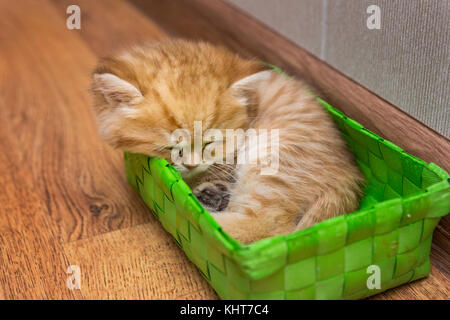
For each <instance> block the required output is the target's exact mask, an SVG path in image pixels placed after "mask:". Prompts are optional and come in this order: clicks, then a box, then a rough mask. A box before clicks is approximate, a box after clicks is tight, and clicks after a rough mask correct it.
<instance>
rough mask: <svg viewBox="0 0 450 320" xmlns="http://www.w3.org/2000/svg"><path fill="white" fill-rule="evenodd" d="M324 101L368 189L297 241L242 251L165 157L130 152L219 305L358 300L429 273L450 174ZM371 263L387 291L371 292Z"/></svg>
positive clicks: (449, 195) (289, 238)
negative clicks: (353, 206)
mask: <svg viewBox="0 0 450 320" xmlns="http://www.w3.org/2000/svg"><path fill="white" fill-rule="evenodd" d="M319 101H320V103H321V104H322V105H323V106H324V107H325V108H326V109H327V110H328V111H329V112H330V114H331V115H332V117H333V118H334V120H335V122H336V124H337V126H338V127H339V129H340V130H341V132H342V135H343V137H344V138H345V139H346V140H347V143H348V145H349V147H350V148H351V150H352V152H353V153H354V155H355V158H356V160H357V163H358V165H359V166H360V167H361V170H362V172H363V173H364V175H365V177H366V178H367V182H368V183H367V186H366V188H365V196H364V198H363V199H362V200H361V204H360V209H359V210H358V211H356V212H354V213H350V214H347V215H345V216H340V217H336V218H332V219H329V220H327V221H324V222H321V223H319V224H317V225H315V226H313V227H310V228H308V229H305V230H302V231H299V232H296V233H293V234H289V235H285V236H276V237H272V238H268V239H263V240H261V241H258V242H256V243H253V244H251V245H242V244H240V243H238V242H237V241H236V240H234V239H233V238H231V237H230V236H229V235H227V234H226V233H225V232H224V231H223V230H222V229H221V228H220V226H219V225H218V224H217V223H216V221H215V220H214V219H213V218H212V217H211V215H210V214H209V213H208V212H207V211H206V210H205V209H204V208H203V207H202V205H201V204H200V203H199V201H198V200H197V199H196V198H195V197H194V196H193V195H192V192H191V190H190V189H189V187H188V186H187V185H186V183H185V182H184V181H183V180H182V179H181V176H180V174H179V173H178V172H177V171H176V170H175V169H174V168H173V167H172V166H171V165H170V164H169V163H168V162H167V161H166V160H163V159H156V158H149V157H147V156H143V155H138V154H130V153H125V164H126V172H127V178H128V181H129V183H130V184H131V185H133V186H134V187H135V188H136V189H137V191H138V192H139V194H140V195H141V197H142V198H143V200H144V201H145V203H146V204H147V205H148V206H149V207H150V208H151V211H152V212H153V214H154V215H155V216H156V218H158V219H159V220H160V221H161V224H162V225H163V227H164V228H165V229H166V230H167V231H168V232H169V233H170V234H171V235H172V236H173V237H174V239H175V241H176V243H177V244H178V245H179V246H180V247H181V248H182V249H183V250H184V252H185V253H186V255H187V256H188V257H189V259H190V260H191V261H192V262H193V263H194V264H195V265H196V266H197V267H198V269H199V271H200V272H201V274H202V275H203V276H204V277H205V278H206V279H207V280H208V282H209V283H210V284H211V285H212V286H213V288H214V289H215V290H216V292H217V293H218V294H219V296H220V297H221V298H224V299H358V298H364V297H367V296H371V295H374V294H377V293H379V292H381V291H384V290H387V289H389V288H392V287H396V286H399V285H401V284H403V283H407V282H411V281H414V280H417V279H419V278H423V277H425V276H427V275H428V274H429V272H430V260H429V254H430V247H431V239H432V234H433V230H434V228H435V227H436V225H437V224H438V222H439V220H440V218H441V217H442V216H445V215H446V214H447V213H448V212H449V211H450V184H449V175H448V174H447V173H446V172H445V171H444V170H442V169H441V168H439V167H438V166H437V165H435V164H433V163H426V162H424V161H422V160H420V159H418V158H416V157H414V156H412V155H410V154H408V153H406V152H405V151H403V150H402V149H400V148H399V147H397V146H396V145H394V144H393V143H391V142H389V141H386V140H384V139H382V138H380V137H379V136H377V135H376V134H374V133H372V132H370V131H368V130H367V129H365V128H363V127H362V126H361V125H360V124H358V123H357V122H355V121H354V120H352V119H350V118H348V117H346V116H345V115H344V114H342V113H341V112H339V111H338V110H336V109H334V108H333V107H331V106H330V105H328V104H327V103H326V102H324V101H322V100H319ZM371 265H376V266H378V267H379V271H380V279H381V288H380V289H369V288H368V285H367V280H368V278H369V277H370V276H371V274H370V273H368V267H369V266H371ZM369 271H370V270H369Z"/></svg>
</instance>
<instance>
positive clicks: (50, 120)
mask: <svg viewBox="0 0 450 320" xmlns="http://www.w3.org/2000/svg"><path fill="white" fill-rule="evenodd" d="M0 12H1V13H2V15H4V17H8V18H2V21H6V23H3V27H2V28H1V32H0V33H1V35H0V57H1V60H2V61H8V63H6V64H2V67H1V69H2V75H3V77H2V78H1V79H0V81H1V82H0V87H1V90H2V92H3V95H2V97H3V102H4V104H5V106H7V108H6V110H4V111H3V112H4V116H3V117H2V120H1V121H7V122H9V123H10V124H11V131H10V132H9V134H13V135H14V134H16V133H20V134H18V139H19V141H20V144H21V148H20V151H21V152H20V154H19V155H18V157H19V158H21V159H24V162H26V163H27V164H28V169H29V174H30V175H31V177H32V178H33V181H34V188H35V189H36V190H37V192H38V193H39V195H40V197H41V198H42V199H45V210H46V211H47V214H48V215H50V216H51V217H52V219H53V220H55V221H57V223H58V226H59V231H58V233H57V236H58V238H59V239H61V240H62V241H68V240H75V239H80V238H84V237H89V236H92V235H96V234H99V233H103V232H107V231H110V230H116V229H119V228H125V227H128V226H132V225H136V224H140V223H144V222H148V221H149V214H148V209H147V208H146V207H145V205H144V203H143V202H142V201H141V200H140V199H139V197H138V196H137V195H136V193H135V192H134V190H132V188H131V187H129V186H128V184H127V183H126V181H125V174H124V167H123V159H122V154H121V153H120V152H118V151H114V150H112V149H111V148H109V147H108V146H106V145H105V144H104V143H103V142H102V141H101V140H100V138H98V134H97V128H96V125H95V120H94V116H93V112H92V110H91V99H90V97H89V93H88V90H87V88H88V86H89V82H90V73H91V70H92V69H93V67H94V65H95V62H96V60H97V58H96V56H95V55H94V54H93V53H92V52H91V51H90V49H89V48H88V47H87V46H86V45H85V43H84V42H83V40H82V39H81V37H80V36H79V34H78V32H77V31H76V30H68V29H66V27H65V20H64V19H63V16H60V15H59V14H58V11H57V10H55V8H54V7H52V4H51V3H49V2H48V1H43V2H42V3H37V2H35V1H21V2H20V3H17V2H15V3H14V2H5V1H3V2H2V3H1V10H0ZM63 12H65V10H64V11H63ZM43 35H44V36H43Z"/></svg>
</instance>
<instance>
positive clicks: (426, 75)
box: [325, 0, 450, 137]
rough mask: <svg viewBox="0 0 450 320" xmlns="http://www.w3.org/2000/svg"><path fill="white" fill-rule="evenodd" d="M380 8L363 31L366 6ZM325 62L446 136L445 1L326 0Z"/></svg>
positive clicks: (449, 131) (449, 125) (449, 99)
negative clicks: (375, 26)
mask: <svg viewBox="0 0 450 320" xmlns="http://www.w3.org/2000/svg"><path fill="white" fill-rule="evenodd" d="M371 4H375V5H378V6H379V7H380V9H381V29H380V30H369V29H368V28H367V24H366V20H367V17H368V16H369V14H367V13H366V10H367V7H368V6H369V5H371ZM327 10H328V12H327V39H326V54H325V60H326V61H327V62H328V63H329V64H331V65H332V66H334V67H335V68H337V69H338V70H340V71H342V72H344V73H345V74H346V75H348V76H349V77H351V78H352V79H354V80H356V81H357V82H359V83H361V84H362V85H364V86H365V87H367V88H369V89H370V90H372V91H373V92H375V93H377V94H378V95H380V96H381V97H383V98H384V99H386V100H388V101H389V102H391V103H392V104H394V105H396V106H398V107H400V108H401V109H402V110H404V111H406V112H407V113H409V114H410V115H412V116H413V117H415V118H417V119H419V120H420V121H422V122H423V123H425V124H427V125H429V126H430V127H432V128H434V129H435V130H437V131H439V132H441V133H442V134H444V135H445V136H447V137H450V122H449V121H450V119H449V115H450V112H449V110H450V108H449V106H450V94H449V90H450V83H449V40H450V39H449V22H448V21H449V19H450V11H449V10H450V6H449V1H447V0H429V1H421V0H396V1H392V0H370V1H366V0H364V1H361V0H358V1H355V0H329V1H328V8H327Z"/></svg>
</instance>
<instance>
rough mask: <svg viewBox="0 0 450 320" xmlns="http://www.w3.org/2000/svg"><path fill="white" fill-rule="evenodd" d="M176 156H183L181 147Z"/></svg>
mask: <svg viewBox="0 0 450 320" xmlns="http://www.w3.org/2000/svg"><path fill="white" fill-rule="evenodd" d="M178 156H179V157H180V158H182V157H183V148H181V149H180V151H178Z"/></svg>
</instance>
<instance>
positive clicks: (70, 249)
mask: <svg viewBox="0 0 450 320" xmlns="http://www.w3.org/2000/svg"><path fill="white" fill-rule="evenodd" d="M64 251H65V252H66V254H67V257H68V259H69V261H70V263H71V264H76V265H78V266H80V268H81V274H82V280H81V293H82V294H83V297H85V298H86V299H142V298H144V297H145V298H146V299H187V298H188V299H205V298H217V295H216V294H215V292H214V290H213V289H212V288H211V287H210V286H209V285H208V283H207V282H206V280H205V279H203V277H202V276H201V275H200V273H199V272H198V271H197V269H196V267H195V266H194V265H193V264H192V263H190V261H189V260H188V259H187V257H186V256H185V254H184V252H183V251H182V250H181V249H180V248H178V246H177V245H176V244H175V243H174V241H173V240H172V238H169V237H167V233H166V232H165V231H164V229H162V228H161V226H160V225H159V223H147V224H142V225H139V226H136V227H131V228H127V229H122V230H117V231H113V232H109V233H106V234H102V235H99V236H96V237H93V238H89V239H84V240H79V241H75V242H70V243H67V244H64Z"/></svg>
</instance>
